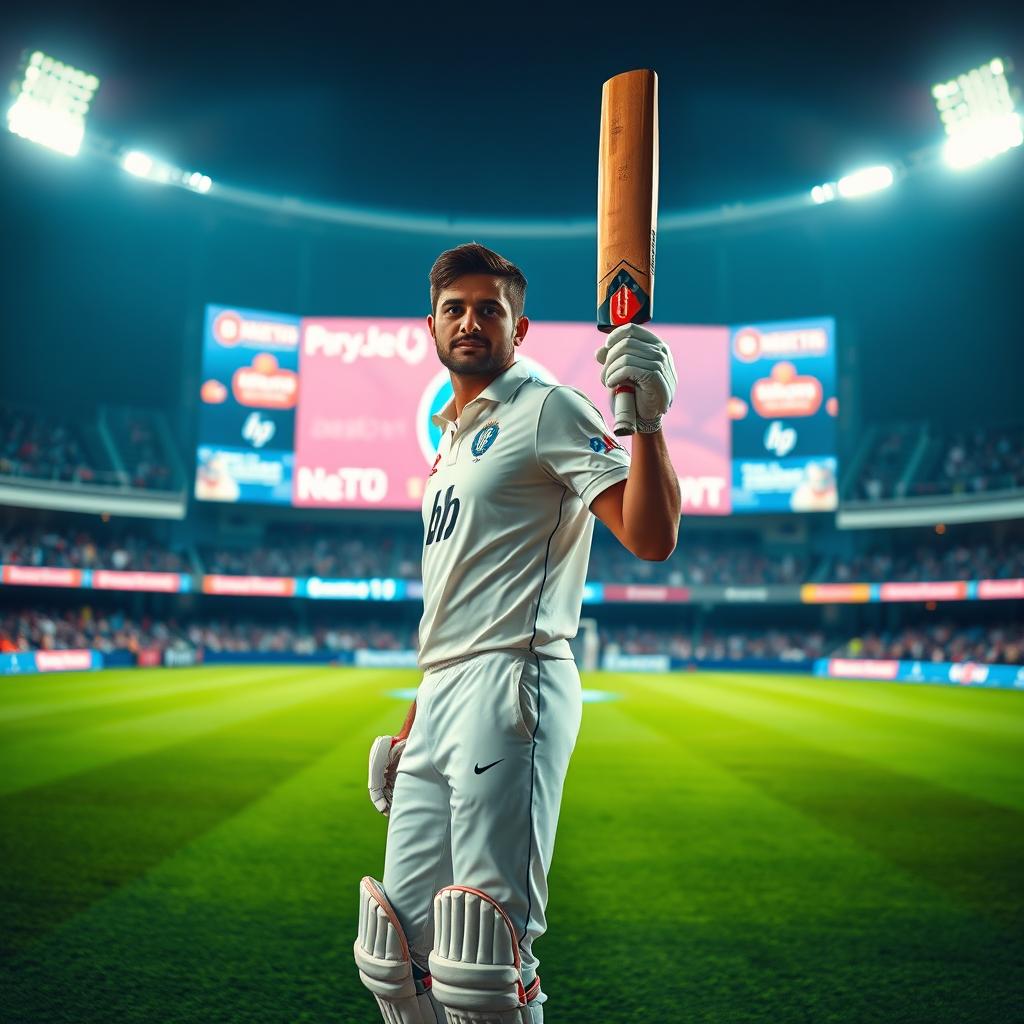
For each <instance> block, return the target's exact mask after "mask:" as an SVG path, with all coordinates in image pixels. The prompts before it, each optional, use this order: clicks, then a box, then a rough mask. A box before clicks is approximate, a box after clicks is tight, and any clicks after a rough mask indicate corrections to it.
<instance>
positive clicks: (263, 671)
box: [0, 665, 296, 736]
mask: <svg viewBox="0 0 1024 1024" xmlns="http://www.w3.org/2000/svg"><path fill="white" fill-rule="evenodd" d="M295 669H296V666H294V665H290V666H285V667H282V666H280V665H271V666H268V665H238V666H235V667H234V668H232V669H228V668H227V667H226V666H210V667H203V668H191V669H188V668H186V669H173V668H169V669H152V670H147V671H144V672H140V671H139V670H138V669H125V670H123V671H118V670H115V671H111V672H109V673H107V672H100V673H87V672H83V673H81V674H79V675H76V685H75V686H73V687H67V686H62V687H60V689H59V690H58V691H56V692H50V691H48V690H47V689H46V688H45V687H44V688H42V689H41V690H40V691H39V692H36V693H34V694H31V696H32V697H33V699H32V700H23V699H22V700H19V699H14V698H12V695H11V694H9V693H7V692H4V693H3V696H2V697H0V728H2V730H3V732H2V733H0V735H3V736H6V735H8V730H10V729H11V723H15V722H21V721H24V720H26V719H44V721H40V722H38V726H39V727H40V728H43V729H49V730H56V729H59V728H60V727H61V722H60V721H58V720H57V717H56V716H62V717H66V718H67V719H68V720H69V721H71V722H72V723H73V722H74V721H76V720H77V719H78V716H80V715H81V714H82V713H83V712H85V711H92V710H94V709H96V710H98V711H100V710H101V709H103V708H104V707H108V706H111V705H115V706H116V705H131V704H135V703H138V702H141V701H151V700H157V699H163V698H165V697H174V696H186V695H188V694H193V693H200V692H203V691H207V690H211V689H226V688H228V687H231V686H248V685H252V684H255V683H257V682H261V681H263V680H267V679H275V678H280V677H281V676H284V675H287V674H289V673H294V672H295ZM108 675H113V676H116V677H118V678H117V680H116V682H115V685H110V681H109V680H108V678H107V677H108ZM36 679H39V677H38V676H37V677H36ZM18 696H19V697H24V696H26V694H25V693H20V694H19V695H18Z"/></svg>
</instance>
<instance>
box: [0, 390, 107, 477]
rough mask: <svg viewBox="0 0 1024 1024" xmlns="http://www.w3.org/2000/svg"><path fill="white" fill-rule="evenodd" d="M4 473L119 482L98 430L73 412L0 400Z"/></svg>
mask: <svg viewBox="0 0 1024 1024" xmlns="http://www.w3.org/2000/svg"><path fill="white" fill-rule="evenodd" d="M0 476H16V477H31V478H34V479H38V480H46V481H61V482H66V483H82V484H94V483H95V484H105V483H106V484H116V483H117V482H118V476H117V473H116V472H115V470H114V465H113V462H112V461H111V459H110V458H109V455H108V453H107V452H105V450H104V447H103V444H102V441H101V440H100V438H99V436H98V433H97V432H96V431H95V429H92V430H90V429H89V427H88V425H87V424H85V423H83V422H79V421H78V420H76V419H75V418H73V417H70V416H58V415H55V414H47V413H42V412H39V411H38V410H32V409H24V408H20V407H18V406H14V405H0Z"/></svg>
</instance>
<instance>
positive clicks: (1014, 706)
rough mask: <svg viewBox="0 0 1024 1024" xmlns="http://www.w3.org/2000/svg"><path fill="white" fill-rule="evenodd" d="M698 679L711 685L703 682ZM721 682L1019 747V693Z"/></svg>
mask: <svg viewBox="0 0 1024 1024" xmlns="http://www.w3.org/2000/svg"><path fill="white" fill-rule="evenodd" d="M702 678H703V679H705V680H706V681H709V682H710V681H711V680H710V679H707V677H706V676H702ZM722 678H724V679H726V680H727V681H729V682H730V683H731V684H732V685H741V686H745V687H747V688H749V689H751V690H761V691H765V692H768V693H787V694H793V695H795V694H800V695H801V696H803V697H805V698H806V699H808V700H816V701H820V702H821V703H822V704H831V705H834V706H836V707H846V708H851V709H857V710H861V711H866V712H868V713H869V714H875V715H892V716H896V717H900V718H909V719H910V720H911V721H913V722H915V723H921V724H926V723H934V724H936V725H939V726H941V727H943V728H955V729H958V730H962V731H963V732H965V733H977V734H978V735H979V736H981V737H983V738H984V739H985V740H986V741H987V740H988V739H989V738H991V737H1008V738H1012V739H1016V740H1018V741H1021V742H1024V693H1019V692H1016V691H1014V692H1009V691H1006V690H986V689H980V688H977V687H955V686H932V685H926V684H914V685H911V684H907V683H885V682H859V681H854V680H842V679H819V678H816V677H813V676H779V675H775V674H771V673H763V674H762V673H754V672H751V673H744V674H740V673H732V674H722Z"/></svg>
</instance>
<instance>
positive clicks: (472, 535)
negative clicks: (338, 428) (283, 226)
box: [419, 362, 629, 668]
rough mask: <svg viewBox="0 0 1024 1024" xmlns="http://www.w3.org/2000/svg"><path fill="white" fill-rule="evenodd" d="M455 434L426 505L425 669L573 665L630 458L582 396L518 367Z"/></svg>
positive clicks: (446, 418) (477, 403)
mask: <svg viewBox="0 0 1024 1024" xmlns="http://www.w3.org/2000/svg"><path fill="white" fill-rule="evenodd" d="M434 423H435V424H436V425H437V426H438V427H440V428H441V429H442V430H443V431H444V434H443V436H442V438H441V443H440V446H439V447H438V451H437V457H436V460H435V464H434V468H433V469H432V470H431V473H430V476H429V477H428V479H427V484H426V489H425V492H424V496H423V535H424V536H423V605H424V607H423V618H422V619H421V621H420V630H419V641H420V651H419V664H420V667H421V668H427V667H429V666H431V665H436V664H438V663H439V662H445V661H448V660H450V659H452V658H461V657H465V656H466V655H469V654H476V653H479V652H481V651H490V650H497V649H502V648H518V649H522V650H526V651H535V652H537V653H538V654H544V655H548V656H550V657H556V658H570V657H572V654H571V652H570V650H569V639H570V638H571V637H574V636H575V635H576V631H577V629H578V628H579V621H580V607H581V605H582V603H583V584H584V581H585V579H586V575H587V563H588V562H589V560H590V542H591V538H592V535H593V529H594V518H593V516H592V515H591V513H590V503H591V502H592V501H593V500H594V499H595V498H596V497H597V496H598V495H599V494H600V493H601V492H602V491H604V490H606V489H607V488H608V487H611V486H612V484H615V483H617V482H618V481H620V480H624V479H625V478H626V476H627V475H628V473H629V455H628V454H627V453H626V452H625V450H624V449H623V448H621V447H620V446H619V445H618V444H617V443H616V442H615V440H614V438H612V436H611V434H610V432H609V430H608V427H607V426H606V425H605V422H604V418H603V417H602V415H601V413H600V412H598V410H597V408H596V406H595V405H594V404H593V402H591V401H590V399H589V398H587V397H586V395H584V394H583V393H582V392H580V391H577V390H576V389H575V388H571V387H567V386H565V385H551V384H545V383H543V382H542V381H540V380H537V379H536V378H535V377H532V376H531V375H530V371H529V370H528V369H526V368H525V367H524V365H523V364H522V363H518V362H517V363H513V365H512V366H511V367H509V369H508V370H506V371H505V372H504V373H503V374H501V376H499V377H497V378H496V379H495V380H493V381H492V382H491V384H490V385H489V386H488V387H487V389H486V390H485V391H484V392H483V393H482V394H481V395H479V396H478V397H477V398H475V399H473V401H472V402H469V403H468V404H467V405H466V406H465V408H464V409H463V410H462V415H461V417H460V418H459V421H458V424H456V422H455V402H454V399H453V400H452V401H451V402H449V403H448V405H447V406H446V407H445V408H444V409H443V410H442V411H441V412H440V413H438V414H437V415H436V416H434Z"/></svg>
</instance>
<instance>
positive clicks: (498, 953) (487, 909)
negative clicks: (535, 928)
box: [430, 885, 540, 1024]
mask: <svg viewBox="0 0 1024 1024" xmlns="http://www.w3.org/2000/svg"><path fill="white" fill-rule="evenodd" d="M430 973H431V976H432V978H433V987H432V991H433V995H434V998H435V999H436V1000H437V1002H438V1003H440V1004H441V1005H442V1006H443V1007H444V1012H445V1017H446V1019H447V1022H448V1024H532V1022H535V1021H536V1020H538V1019H539V1018H538V1016H537V1014H536V1013H531V1011H534V1010H536V1011H539V1010H540V1007H539V1006H538V1005H535V1006H530V1005H528V999H529V997H530V996H533V995H536V994H537V992H538V991H539V990H540V979H537V980H536V981H535V982H534V983H533V984H532V985H531V986H530V992H529V993H528V992H527V991H526V989H525V988H524V986H523V978H522V973H521V971H520V962H519V943H518V941H517V940H516V934H515V929H514V928H513V927H512V922H511V921H510V920H509V917H508V914H506V913H505V910H504V908H503V907H502V906H501V904H500V903H498V902H497V900H494V899H492V898H491V897H490V896H488V895H487V893H485V892H481V891H480V890H479V889H471V888H469V887H468V886H464V885H449V886H448V887H446V888H444V889H442V890H441V891H440V892H439V893H438V894H437V895H436V896H435V897H434V948H433V950H432V951H431V953H430Z"/></svg>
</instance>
